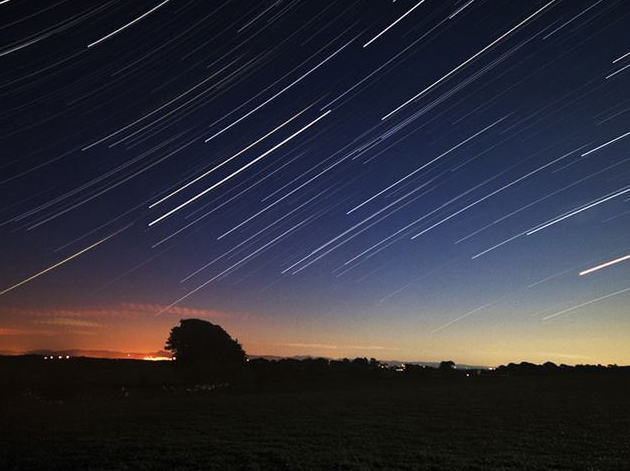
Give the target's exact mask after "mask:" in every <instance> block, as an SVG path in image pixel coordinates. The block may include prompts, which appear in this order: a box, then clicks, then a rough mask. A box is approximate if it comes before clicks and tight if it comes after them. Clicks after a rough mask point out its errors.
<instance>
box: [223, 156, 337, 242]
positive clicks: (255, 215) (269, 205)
mask: <svg viewBox="0 0 630 471" xmlns="http://www.w3.org/2000/svg"><path fill="white" fill-rule="evenodd" d="M347 158H348V156H345V157H342V158H341V159H339V160H338V161H337V162H335V163H334V164H332V165H329V166H328V167H326V168H325V169H324V170H322V171H321V172H319V173H318V174H317V175H314V176H312V177H311V178H309V179H308V180H306V181H305V182H304V183H302V184H301V185H300V186H298V187H296V188H294V189H293V190H291V191H290V192H288V193H287V194H286V195H284V196H281V197H280V198H278V199H277V200H275V201H274V202H273V203H270V204H268V205H267V206H265V207H264V208H263V209H261V210H260V211H258V212H257V213H255V214H253V215H252V216H250V217H248V218H247V219H245V220H244V221H242V222H240V223H239V224H237V225H236V226H234V227H233V228H232V229H230V230H229V231H227V232H224V233H223V234H221V235H220V236H219V237H217V240H221V239H223V238H224V237H225V236H226V235H228V234H231V233H232V232H234V231H235V230H236V229H238V228H239V227H241V226H243V225H244V224H247V223H248V222H249V221H251V220H252V219H254V218H256V217H258V216H260V215H261V214H262V213H264V212H265V211H267V210H268V209H269V208H272V207H273V206H275V205H276V204H278V203H280V202H281V201H284V200H285V199H287V198H288V197H289V196H291V195H292V194H293V193H295V192H296V191H298V190H301V189H302V188H304V187H305V186H306V185H308V184H309V183H311V182H312V181H313V180H315V179H316V178H319V177H320V176H322V175H323V174H324V173H326V172H328V171H329V170H331V169H332V168H334V167H336V166H337V165H339V164H340V163H341V162H343V161H345V160H346V159H347Z"/></svg>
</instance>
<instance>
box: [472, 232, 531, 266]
mask: <svg viewBox="0 0 630 471" xmlns="http://www.w3.org/2000/svg"><path fill="white" fill-rule="evenodd" d="M525 234H527V232H521V233H520V234H516V235H515V236H512V237H510V238H509V239H506V240H504V241H503V242H499V243H498V244H496V245H493V246H492V247H490V248H489V249H486V250H484V251H483V252H479V253H478V254H477V255H473V256H472V257H471V258H472V259H473V260H474V259H476V258H479V257H481V256H482V255H485V254H487V253H488V252H491V251H493V250H494V249H498V248H499V247H501V246H502V245H505V244H507V243H508V242H512V241H513V240H514V239H518V238H519V237H521V236H524V235H525Z"/></svg>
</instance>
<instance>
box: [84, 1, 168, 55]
mask: <svg viewBox="0 0 630 471" xmlns="http://www.w3.org/2000/svg"><path fill="white" fill-rule="evenodd" d="M168 2H170V0H164V1H163V2H162V3H160V4H159V5H157V6H155V7H153V8H151V9H150V10H149V11H147V12H146V13H143V14H142V15H140V16H139V17H138V18H136V19H135V20H133V21H130V22H129V23H127V24H126V25H124V26H121V27H120V28H118V29H117V30H116V31H112V32H111V33H109V34H108V35H106V36H103V37H102V38H101V39H98V40H96V41H94V42H93V43H90V44H88V46H87V47H88V48H89V47H92V46H96V45H97V44H99V43H102V42H103V41H105V40H106V39H109V38H111V37H112V36H113V35H115V34H118V33H120V32H121V31H122V30H124V29H127V28H129V27H130V26H131V25H133V24H134V23H137V22H138V21H140V20H141V19H142V18H145V17H146V16H148V15H150V14H151V13H153V12H154V11H155V10H157V9H158V8H160V7H161V6H163V5H165V4H166V3H168Z"/></svg>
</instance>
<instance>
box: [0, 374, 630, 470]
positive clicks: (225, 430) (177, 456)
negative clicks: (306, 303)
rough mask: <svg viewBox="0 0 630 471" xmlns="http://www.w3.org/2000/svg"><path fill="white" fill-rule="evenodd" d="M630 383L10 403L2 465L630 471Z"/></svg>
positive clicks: (557, 381)
mask: <svg viewBox="0 0 630 471" xmlns="http://www.w3.org/2000/svg"><path fill="white" fill-rule="evenodd" d="M629 397H630V380H629V379H628V378H627V377H614V376H613V377H602V378H594V377H585V378H581V377H570V378H559V377H535V378H466V379H456V380H431V381H425V382H422V381H419V382H400V383H398V382H395V381H392V382H389V383H386V384H383V383H381V384H373V385H364V386H354V387H352V388H349V387H344V388H333V387H328V388H326V387H323V386H320V387H318V388H313V387H310V388H308V389H307V388H301V389H293V390H290V389H286V388H285V389H284V390H275V391H266V392H261V391H256V392H254V391H249V392H248V391H229V390H223V391H212V392H209V393H187V392H184V391H180V392H177V393H168V392H164V391H160V390H152V389H148V390H147V389H145V390H132V391H130V393H129V395H128V396H127V397H125V396H124V395H123V393H122V392H121V393H116V394H112V393H107V394H94V395H92V396H91V397H90V396H85V395H82V396H79V397H73V398H66V399H64V400H61V401H60V400H49V401H44V400H42V399H40V398H36V397H28V396H20V397H8V398H4V399H3V403H2V427H1V429H0V468H1V469H3V470H18V469H19V470H30V469H32V470H35V469H38V470H39V469H41V470H56V469H58V470H74V469H77V470H78V469H85V470H112V469H116V470H136V469H143V470H152V469H160V470H198V469H199V470H201V469H204V470H230V469H237V470H311V469H325V470H376V469H378V470H381V469H392V470H393V469H401V470H416V469H417V470H423V469H431V470H442V469H456V470H471V471H472V470H516V469H519V470H520V469H531V470H534V469H536V470H623V469H630V407H629V404H628V398H629Z"/></svg>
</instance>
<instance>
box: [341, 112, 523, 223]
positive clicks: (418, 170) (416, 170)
mask: <svg viewBox="0 0 630 471" xmlns="http://www.w3.org/2000/svg"><path fill="white" fill-rule="evenodd" d="M510 114H511V113H510ZM508 116H510V115H506V116H504V117H503V118H501V119H499V120H497V121H495V122H494V123H492V124H491V125H489V126H486V127H485V128H483V129H482V130H481V131H478V132H476V133H475V134H473V135H472V136H470V137H468V138H466V139H464V140H463V141H462V142H460V143H459V144H457V145H456V146H454V147H451V148H450V149H449V150H447V151H446V152H443V153H442V154H440V155H438V156H437V157H435V158H434V159H432V160H431V161H429V162H427V163H426V164H424V165H422V166H421V167H418V168H417V169H415V170H414V171H413V172H411V173H408V174H407V175H405V176H404V177H402V178H401V179H400V180H397V181H395V182H394V183H392V184H391V185H389V186H388V187H387V188H384V189H383V190H381V191H379V192H378V193H376V194H375V195H373V196H371V197H369V198H368V199H366V200H365V201H364V202H363V203H361V204H359V205H358V206H355V207H354V208H352V209H351V210H350V211H348V212H347V213H346V214H351V213H353V212H354V211H356V210H357V209H359V208H360V207H362V206H364V205H366V204H367V203H369V202H370V201H372V200H373V199H374V198H377V197H379V196H380V195H382V194H383V193H385V192H386V191H388V190H390V189H391V188H393V187H395V186H396V185H398V184H399V183H402V182H403V181H405V180H407V179H408V178H409V177H411V176H413V175H415V174H416V173H418V172H420V171H421V170H423V169H425V168H426V167H428V166H429V165H431V164H432V163H434V162H437V161H438V160H440V159H441V158H442V157H444V156H446V155H447V154H450V153H451V152H453V151H454V150H456V149H458V148H459V147H461V146H463V145H464V144H466V143H467V142H469V141H470V140H471V139H474V138H475V137H477V136H478V135H479V134H481V133H483V132H485V131H487V130H488V129H490V128H491V127H493V126H496V125H497V124H499V123H500V122H501V121H503V120H504V119H506V118H507V117H508Z"/></svg>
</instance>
